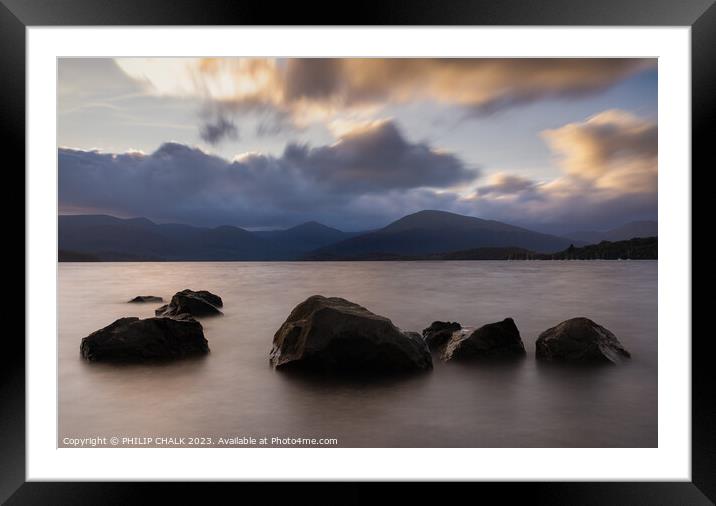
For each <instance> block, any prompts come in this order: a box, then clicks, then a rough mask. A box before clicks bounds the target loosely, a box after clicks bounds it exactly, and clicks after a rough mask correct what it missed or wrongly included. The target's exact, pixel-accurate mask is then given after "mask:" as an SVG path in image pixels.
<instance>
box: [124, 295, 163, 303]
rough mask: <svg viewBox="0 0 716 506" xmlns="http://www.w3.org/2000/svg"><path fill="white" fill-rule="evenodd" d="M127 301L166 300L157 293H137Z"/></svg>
mask: <svg viewBox="0 0 716 506" xmlns="http://www.w3.org/2000/svg"><path fill="white" fill-rule="evenodd" d="M127 302H164V299H162V298H161V297H157V296H156V295H137V296H136V297H135V298H133V299H131V300H129V301H127Z"/></svg>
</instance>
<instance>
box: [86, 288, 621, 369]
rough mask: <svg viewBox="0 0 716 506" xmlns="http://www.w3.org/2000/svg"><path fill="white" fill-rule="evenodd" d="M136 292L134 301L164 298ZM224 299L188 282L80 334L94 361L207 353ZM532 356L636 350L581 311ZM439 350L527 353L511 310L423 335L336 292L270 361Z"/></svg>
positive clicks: (300, 364) (429, 361)
mask: <svg viewBox="0 0 716 506" xmlns="http://www.w3.org/2000/svg"><path fill="white" fill-rule="evenodd" d="M161 301H162V298H161V297H156V296H137V297H135V298H133V299H131V300H130V301H129V302H130V303H143V302H161ZM219 308H223V301H222V299H221V297H219V296H218V295H215V294H213V293H211V292H209V291H206V290H199V291H193V290H189V289H186V290H182V291H180V292H177V293H175V294H174V296H173V297H172V298H171V301H170V302H169V304H165V305H163V306H161V307H159V308H157V309H156V310H155V314H156V316H155V317H152V318H145V319H139V318H136V317H125V318H120V319H118V320H116V321H115V322H113V323H111V324H110V325H108V326H107V327H104V328H102V329H100V330H97V331H95V332H93V333H92V334H90V335H89V336H87V337H85V338H83V339H82V342H81V344H80V352H81V355H82V357H83V358H85V359H87V360H89V361H93V362H94V361H132V362H143V361H153V360H170V359H176V358H181V357H186V356H190V355H201V354H206V353H208V352H209V346H208V341H207V339H206V338H205V336H204V331H203V327H202V325H201V323H200V322H199V321H198V320H197V319H196V318H200V317H206V316H218V315H222V314H223V313H222V311H221V310H220V309H219ZM535 349H536V353H535V358H536V359H537V360H540V361H545V362H555V363H570V364H595V363H604V364H619V363H622V362H624V360H625V359H629V358H630V357H631V355H630V353H629V352H628V351H627V350H626V349H625V348H624V347H623V346H622V344H621V343H620V342H619V340H618V339H617V337H616V336H615V335H614V334H613V333H612V332H611V331H609V330H608V329H606V328H604V327H603V326H601V325H599V324H597V323H595V322H593V321H592V320H590V319H588V318H584V317H576V318H570V319H569V320H565V321H563V322H561V323H559V324H557V325H556V326H554V327H551V328H549V329H547V330H545V331H544V332H542V333H541V334H540V335H539V336H538V337H537V340H536V342H535ZM433 354H435V355H436V356H438V357H439V359H440V360H442V361H444V362H453V361H454V362H475V363H480V362H485V361H497V360H515V359H523V358H525V356H526V355H527V352H526V349H525V345H524V342H523V341H522V337H521V335H520V332H519V329H518V328H517V324H516V323H515V321H514V320H513V319H512V318H505V319H503V320H502V321H498V322H493V323H487V324H485V325H482V326H480V327H478V328H474V327H463V326H462V324H460V323H458V322H443V321H434V322H433V323H432V324H431V325H430V326H428V327H426V328H425V329H423V331H422V334H419V333H417V332H411V331H406V330H402V329H399V328H398V327H396V326H395V325H394V324H393V322H392V321H391V320H390V319H388V318H386V317H385V316H381V315H378V314H376V313H373V312H371V311H369V310H368V309H366V308H365V307H363V306H360V305H358V304H356V303H354V302H351V301H348V300H346V299H342V298H339V297H324V296H322V295H313V296H311V297H309V298H307V299H306V300H304V301H303V302H301V303H300V304H298V305H297V306H296V307H295V308H294V309H293V310H292V311H291V313H290V314H289V316H288V317H287V318H286V321H285V322H284V323H283V324H282V325H281V326H280V327H279V329H278V330H277V331H276V333H275V335H274V337H273V344H272V348H271V351H270V352H269V363H270V364H271V366H272V367H273V368H274V369H277V370H289V369H290V370H294V369H298V370H308V371H319V372H322V373H338V374H341V373H352V372H369V373H381V374H382V373H397V374H404V373H410V372H427V371H430V370H432V368H433Z"/></svg>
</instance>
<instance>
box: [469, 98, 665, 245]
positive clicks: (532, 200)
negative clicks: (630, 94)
mask: <svg viewBox="0 0 716 506" xmlns="http://www.w3.org/2000/svg"><path fill="white" fill-rule="evenodd" d="M542 136H543V138H544V139H545V141H546V142H547V143H548V145H549V146H550V147H551V149H552V150H553V152H554V153H555V156H556V160H557V163H558V165H559V167H560V168H561V169H562V171H563V174H562V176H560V177H558V178H555V179H553V180H551V181H533V180H530V179H529V178H523V177H521V176H517V175H510V174H504V173H500V174H497V175H494V176H492V178H491V180H490V182H489V184H487V185H484V186H481V187H478V188H477V189H476V191H475V193H474V194H473V195H471V196H469V197H468V198H467V199H465V202H466V203H467V202H469V203H470V208H471V211H472V213H475V212H476V213H479V214H481V215H489V216H491V217H494V218H496V219H503V220H507V221H513V222H520V223H528V224H531V225H545V224H549V225H553V226H559V225H562V226H563V227H566V229H565V230H564V231H568V229H569V228H570V227H571V228H572V229H574V228H580V227H588V228H597V229H600V228H602V229H605V228H609V227H611V226H615V225H619V224H622V223H623V222H625V221H628V220H636V219H656V216H657V205H658V195H657V182H658V167H657V124H656V123H655V122H654V121H651V120H648V119H644V118H640V117H638V116H635V115H633V114H631V113H628V112H626V111H621V110H608V111H604V112H601V113H599V114H596V115H594V116H592V117H590V118H588V119H586V120H585V121H583V122H577V123H570V124H568V125H564V126H562V127H560V128H556V129H553V130H547V131H545V132H543V133H542Z"/></svg>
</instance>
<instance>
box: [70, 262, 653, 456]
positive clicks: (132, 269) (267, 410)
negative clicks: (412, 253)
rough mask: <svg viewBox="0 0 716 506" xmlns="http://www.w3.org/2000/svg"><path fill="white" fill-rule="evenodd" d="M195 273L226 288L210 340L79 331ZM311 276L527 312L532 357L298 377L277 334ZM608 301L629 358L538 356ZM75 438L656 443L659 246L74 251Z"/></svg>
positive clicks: (417, 326)
mask: <svg viewBox="0 0 716 506" xmlns="http://www.w3.org/2000/svg"><path fill="white" fill-rule="evenodd" d="M184 288H192V289H197V290H198V289H206V290H210V291H212V292H215V293H217V294H219V295H220V296H221V297H222V298H223V299H224V313H225V315H224V316H222V317H216V318H209V319H202V324H203V325H204V333H205V335H206V338H207V339H208V341H209V346H210V348H211V353H209V354H208V355H207V356H206V357H203V358H200V359H189V360H184V361H180V362H175V363H171V364H166V365H122V366H120V365H107V364H89V363H87V362H85V361H83V360H82V359H81V358H80V355H79V346H80V340H81V339H82V337H84V336H86V335H87V334H89V333H90V332H92V331H94V330H96V329H99V328H101V327H103V326H105V325H107V324H109V323H111V322H113V321H114V320H115V319H117V318H120V317H122V316H139V317H148V316H153V311H154V309H155V307H157V306H158V305H159V304H144V305H137V304H127V303H126V302H125V301H127V300H128V299H130V298H131V297H133V296H135V295H160V296H162V297H164V298H165V300H167V299H169V298H170V297H171V295H172V294H173V293H174V292H176V291H179V290H181V289H184ZM312 294H323V295H326V296H340V297H344V298H347V299H349V300H352V301H354V302H357V303H359V304H361V305H364V306H366V307H367V308H368V309H370V310H372V311H373V312H376V313H379V314H382V315H385V316H387V317H389V318H391V319H392V320H393V322H394V323H395V324H396V325H398V326H399V327H401V328H404V329H408V330H416V331H420V330H421V329H423V328H424V327H426V326H428V325H429V324H430V322H431V321H433V320H454V321H458V322H461V323H462V324H463V325H465V326H467V325H482V324H485V323H489V322H494V321H498V320H501V319H503V318H505V317H507V316H511V317H513V318H514V319H515V322H516V323H517V326H518V327H519V329H520V333H521V335H522V338H523V340H524V342H525V346H526V348H527V358H526V359H525V360H523V361H520V362H519V363H517V364H513V365H500V366H497V365H494V366H489V365H478V364H471V365H461V364H456V363H448V364H444V363H442V362H440V360H439V359H438V358H437V357H435V356H434V359H435V360H434V365H435V368H434V370H433V371H432V372H431V373H428V374H425V375H421V376H417V377H410V378H406V379H401V380H392V381H387V380H384V381H378V382H365V381H343V380H342V381H333V380H326V379H324V380H320V379H316V378H302V377H291V376H286V375H285V374H282V373H278V372H275V371H273V370H272V369H271V368H270V366H269V363H268V353H269V350H270V348H271V340H272V338H273V334H274V332H275V331H276V329H278V327H279V326H280V325H281V323H282V322H283V321H284V320H285V318H286V316H287V315H288V313H289V312H290V310H291V309H292V308H293V307H294V306H295V305H296V304H297V303H299V302H301V301H302V300H304V299H305V298H306V297H308V296H309V295H312ZM574 316H586V317H589V318H592V319H594V320H595V321H596V322H597V323H600V324H602V325H604V326H606V327H607V328H609V329H610V330H612V331H613V332H614V333H615V334H616V335H617V337H618V338H619V339H620V340H621V341H622V343H623V344H624V346H625V347H626V348H627V349H628V350H630V351H631V352H632V355H633V359H632V360H631V361H630V362H629V363H627V364H626V365H623V366H615V367H602V368H596V369H594V368H590V369H586V370H585V369H570V368H565V367H555V366H545V365H540V364H538V363H536V361H535V360H534V342H535V339H536V337H537V335H538V334H539V333H540V332H541V331H543V330H545V329H547V328H549V327H551V326H553V325H555V324H557V323H559V322H560V321H562V320H565V319H567V318H570V317H574ZM59 374H60V378H59V401H60V412H59V441H58V444H59V445H60V446H65V445H64V444H63V443H62V441H63V438H65V437H92V436H105V437H108V438H109V437H111V436H118V437H123V436H132V437H141V436H144V437H169V436H171V437H181V436H184V437H191V436H205V437H212V438H214V439H216V438H218V437H249V436H252V437H255V438H257V439H258V438H261V437H269V438H270V437H305V438H312V437H315V438H337V439H338V443H339V445H340V446H348V447H366V446H367V447H373V446H387V447H405V446H407V447H427V446H437V447H461V446H465V447H490V446H493V447H561V446H576V447H654V446H656V445H657V262H655V261H654V262H652V261H640V262H637V261H623V262H618V261H612V262H579V261H571V262H356V263H353V262H339V263H309V262H302V263H291V262H286V263H248V262H247V263H236V262H232V263H84V264H68V263H63V264H60V266H59Z"/></svg>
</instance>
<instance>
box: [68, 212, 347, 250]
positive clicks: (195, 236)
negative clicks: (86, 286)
mask: <svg viewBox="0 0 716 506" xmlns="http://www.w3.org/2000/svg"><path fill="white" fill-rule="evenodd" d="M353 235H355V234H350V233H347V232H342V231H340V230H337V229H335V228H331V227H327V226H325V225H322V224H320V223H317V222H308V223H304V224H302V225H298V226H296V227H293V228H290V229H287V230H277V231H270V232H249V231H248V230H244V229H242V228H239V227H232V226H227V225H224V226H220V227H214V228H205V227H194V226H191V225H182V224H176V223H168V224H156V223H154V222H152V221H151V220H148V219H146V218H131V219H122V218H116V217H114V216H107V215H64V216H59V217H58V242H59V249H60V250H62V251H63V254H62V256H61V257H60V261H88V260H70V258H75V259H77V258H80V257H78V255H87V256H88V257H92V258H95V259H96V260H99V261H182V260H185V261H230V260H295V259H297V258H299V257H300V256H301V255H303V254H304V253H306V252H308V251H311V250H313V249H316V248H319V247H321V246H325V245H326V244H331V243H333V242H336V241H340V240H343V239H346V238H349V237H352V236H353Z"/></svg>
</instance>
